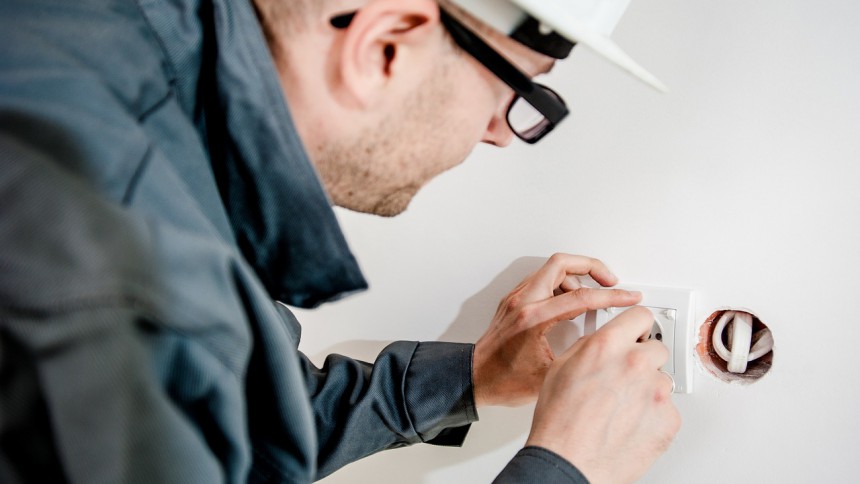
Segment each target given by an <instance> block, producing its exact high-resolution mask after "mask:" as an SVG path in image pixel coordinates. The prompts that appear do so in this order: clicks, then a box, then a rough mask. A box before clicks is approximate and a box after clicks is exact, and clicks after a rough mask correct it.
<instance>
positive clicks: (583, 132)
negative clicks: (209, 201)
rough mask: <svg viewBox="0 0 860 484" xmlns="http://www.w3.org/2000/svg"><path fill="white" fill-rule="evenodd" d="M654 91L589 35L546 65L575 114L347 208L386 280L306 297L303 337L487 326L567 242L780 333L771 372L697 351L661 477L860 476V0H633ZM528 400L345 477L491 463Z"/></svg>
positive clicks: (315, 345) (522, 425)
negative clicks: (398, 206)
mask: <svg viewBox="0 0 860 484" xmlns="http://www.w3.org/2000/svg"><path fill="white" fill-rule="evenodd" d="M613 37H614V38H615V40H616V41H617V42H618V43H619V44H620V45H621V46H622V47H623V48H625V50H626V51H627V52H628V53H629V54H631V55H632V56H633V57H634V58H636V59H637V60H639V61H640V62H641V63H642V64H643V65H644V66H646V68H648V69H649V70H651V71H652V72H653V73H655V74H656V75H657V76H658V77H660V78H661V79H662V80H663V81H664V82H665V83H666V84H668V85H669V87H670V89H671V92H670V93H669V94H666V95H661V94H658V93H656V92H655V91H653V90H651V89H649V88H648V87H646V86H644V85H642V84H640V83H638V82H637V81H635V80H634V79H632V78H631V77H629V76H628V75H626V74H624V73H623V72H621V71H620V70H618V69H617V68H615V67H613V66H611V65H610V64H608V63H606V62H604V61H602V60H600V59H599V58H597V57H596V56H595V55H593V54H592V53H591V52H589V51H587V50H586V49H584V48H576V49H574V54H573V55H572V56H571V58H570V59H569V60H568V61H566V62H562V63H560V64H559V65H558V66H557V67H556V70H555V71H554V72H553V73H552V75H551V76H549V77H548V78H547V79H545V81H546V83H547V84H549V85H551V86H553V87H554V88H556V89H557V90H558V91H559V92H560V93H561V94H562V96H564V97H565V99H566V100H567V101H568V104H569V105H570V106H571V108H572V115H571V116H570V117H569V118H568V119H567V120H566V121H565V122H564V123H563V124H562V125H561V126H560V127H559V128H558V129H557V130H556V131H555V132H554V133H552V134H551V135H550V136H549V137H547V138H546V139H544V140H543V141H542V142H541V143H540V144H538V145H536V146H527V145H524V144H522V143H519V142H515V143H514V145H513V146H511V147H509V148H507V149H504V150H500V149H496V148H492V147H480V148H478V149H477V150H476V151H475V152H474V153H473V155H472V156H471V157H470V159H469V160H467V162H466V163H465V164H463V165H461V166H460V167H458V168H456V169H454V170H452V171H451V172H449V173H446V174H445V175H443V176H441V177H440V178H438V179H437V180H435V181H434V182H433V183H431V184H430V185H429V186H428V187H427V188H425V189H424V190H423V191H422V192H421V193H420V194H419V196H418V197H417V198H416V199H415V201H414V202H413V204H412V206H411V207H410V209H409V210H408V211H407V212H406V213H405V214H404V215H402V216H400V217H397V218H395V219H381V218H375V217H370V216H364V215H357V214H353V213H348V212H338V213H339V216H340V217H341V220H342V223H343V226H344V229H345V231H346V234H347V237H348V239H349V240H350V243H351V245H352V247H353V250H354V251H355V253H356V254H357V256H358V259H359V261H360V263H361V265H362V267H363V269H364V271H365V274H366V276H367V278H368V280H369V282H370V284H371V290H370V291H368V292H366V293H363V294H360V295H357V296H353V297H352V298H349V299H347V300H345V301H342V302H339V303H336V304H332V305H328V306H324V307H323V308H321V309H318V310H315V311H310V312H306V311H302V312H299V314H298V316H299V318H300V320H301V321H302V322H303V326H304V339H303V341H302V346H301V349H302V350H303V351H304V352H306V353H307V354H308V355H310V356H311V357H312V358H313V359H314V360H315V361H316V362H318V363H321V362H322V360H323V358H324V356H325V355H326V354H328V353H330V352H339V353H344V354H347V355H350V356H354V357H358V358H363V359H369V360H372V359H373V358H374V357H375V354H376V352H378V350H379V349H380V348H382V346H384V345H385V344H386V343H387V342H389V341H392V340H399V339H408V340H449V341H467V342H473V341H475V340H476V339H477V338H478V336H479V335H480V334H481V333H482V332H483V330H484V328H485V327H486V326H487V324H488V322H489V319H490V317H491V316H492V314H493V312H494V310H495V306H496V304H497V302H498V300H499V299H500V298H501V297H502V296H503V295H504V294H505V293H507V292H508V291H509V290H510V289H512V288H513V287H514V285H515V284H516V283H517V282H518V281H519V279H520V278H521V277H522V276H524V275H525V274H526V273H528V272H530V271H531V270H533V269H534V268H536V267H537V266H538V265H540V263H541V262H542V261H541V259H538V258H543V257H546V256H549V255H550V254H552V253H553V252H557V251H562V252H571V253H581V254H587V255H591V256H595V257H599V258H601V259H603V260H605V261H606V262H607V263H608V264H609V265H610V266H611V267H612V268H613V270H614V271H615V272H616V273H617V274H618V275H619V276H620V277H621V279H622V281H628V282H636V283H644V284H651V285H665V286H677V287H688V288H692V289H695V290H696V291H697V292H698V303H697V310H696V314H695V319H696V321H695V327H694V331H695V332H698V326H699V325H700V324H701V323H702V322H703V321H705V319H706V318H707V316H708V315H710V314H711V312H713V311H714V310H716V309H721V308H725V307H742V308H747V309H750V310H752V311H753V312H754V313H756V314H757V315H758V316H759V317H760V318H761V319H762V320H763V321H764V322H765V323H766V324H767V325H768V326H769V327H770V328H771V329H772V330H773V332H774V337H775V340H776V348H775V354H774V356H775V358H774V366H773V369H772V370H771V372H770V373H769V374H768V375H766V376H765V377H764V378H763V379H762V380H760V381H759V382H757V383H755V384H753V385H749V386H740V385H732V384H727V383H723V382H721V381H718V380H716V379H715V378H713V377H711V376H710V375H708V374H707V373H706V372H705V371H704V370H702V369H700V368H697V369H696V370H695V374H694V392H693V393H692V394H690V395H676V396H675V397H674V398H675V402H676V404H677V405H678V407H679V409H680V411H681V414H682V416H683V419H684V424H683V427H682V430H681V432H680V434H679V435H678V438H677V439H676V441H675V442H674V444H673V445H672V447H671V448H670V449H669V451H668V452H667V453H666V454H665V455H664V456H663V457H661V458H660V460H658V461H657V463H656V464H655V465H654V467H653V468H652V469H651V470H650V471H649V473H648V474H647V475H646V476H645V477H644V478H643V482H651V483H657V482H660V483H667V482H669V483H721V484H722V483H725V482H738V483H745V482H783V483H795V482H799V483H805V482H818V483H825V482H826V483H833V482H836V483H840V482H858V481H860V457H858V456H860V388H858V384H860V377H858V367H860V351H858V345H860V322H858V312H860V311H858V307H857V306H858V304H857V301H858V300H860V284H858V283H857V280H858V279H857V274H858V271H860V255H858V252H860V228H858V224H860V217H858V215H860V3H857V2H854V1H848V0H842V1H837V0H819V1H815V2H813V1H799V0H779V1H777V0H742V1H741V0H731V1H727V0H710V1H703V0H683V1H681V0H674V1H673V0H651V1H646V0H636V1H634V2H632V4H631V7H630V9H629V10H628V12H627V14H626V15H625V17H624V18H623V19H622V21H621V23H620V24H619V26H618V28H617V29H616V31H615V34H614V36H613ZM531 411H532V408H531V407H530V406H527V407H523V408H517V409H507V408H489V409H483V410H482V411H481V412H480V418H481V420H480V422H478V423H476V424H474V425H473V427H472V431H471V432H470V434H469V436H468V438H467V440H466V443H465V446H464V447H463V448H461V449H456V448H454V449H451V448H439V447H433V446H416V447H412V448H408V449H399V450H393V451H387V452H384V453H382V454H379V455H376V456H373V457H371V458H368V459H364V460H363V461H360V462H358V463H355V464H352V465H350V466H348V467H346V468H344V469H342V470H340V471H338V472H336V473H335V474H334V475H333V476H332V477H330V478H328V479H327V480H326V481H325V482H326V483H329V484H333V483H400V482H410V483H412V482H419V483H444V484H450V483H459V482H489V481H491V480H492V478H493V477H494V476H495V475H496V473H497V472H498V471H499V470H500V469H501V468H502V467H503V466H504V465H505V463H506V462H507V461H508V460H509V459H510V457H511V456H512V455H513V454H514V453H515V452H516V451H517V450H518V449H519V448H520V447H521V445H522V444H523V442H524V440H525V437H526V433H527V432H528V428H529V423H530V419H531Z"/></svg>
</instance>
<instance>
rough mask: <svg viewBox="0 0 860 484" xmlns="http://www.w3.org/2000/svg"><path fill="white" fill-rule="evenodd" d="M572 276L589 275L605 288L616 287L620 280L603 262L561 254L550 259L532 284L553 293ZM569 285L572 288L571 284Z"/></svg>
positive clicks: (534, 277)
mask: <svg viewBox="0 0 860 484" xmlns="http://www.w3.org/2000/svg"><path fill="white" fill-rule="evenodd" d="M571 274H575V275H580V276H584V275H589V276H591V278H592V279H594V280H595V281H596V282H597V283H598V284H600V285H601V286H604V287H607V286H614V285H615V284H617V283H618V278H617V277H615V275H614V274H613V273H612V272H611V271H610V270H609V268H608V267H606V265H605V264H604V263H603V262H601V261H599V260H597V259H594V258H591V257H585V256H581V255H570V254H561V253H558V254H554V255H553V256H552V257H550V258H549V259H548V260H547V262H546V264H544V265H543V267H541V268H540V269H539V270H538V271H537V272H536V273H535V274H534V276H532V282H533V283H535V284H536V285H537V286H538V287H540V288H542V289H544V290H548V291H549V292H552V290H553V289H555V288H557V287H559V286H560V285H562V284H563V283H565V279H567V278H568V276H570V275H571ZM568 285H569V286H572V284H570V283H569V282H568ZM577 285H578V281H577Z"/></svg>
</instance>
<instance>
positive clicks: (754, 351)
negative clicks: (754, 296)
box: [712, 311, 773, 373]
mask: <svg viewBox="0 0 860 484" xmlns="http://www.w3.org/2000/svg"><path fill="white" fill-rule="evenodd" d="M727 327H728V341H729V346H730V347H731V349H729V348H726V346H725V345H724V344H723V331H725V330H726V328H727ZM712 341H713V343H714V350H716V352H717V354H718V355H719V356H720V358H722V359H723V360H725V361H726V363H727V364H728V370H729V372H731V373H744V372H745V371H747V363H748V362H750V361H753V360H756V359H758V358H761V357H762V356H764V355H766V354H768V353H769V352H770V351H771V350H772V349H773V335H772V334H771V332H770V330H769V329H767V328H764V329H761V330H759V331H757V332H756V333H755V334H753V333H752V315H751V314H750V313H745V312H743V311H726V312H724V313H723V314H722V316H720V319H719V320H717V325H716V326H715V327H714V334H713V337H712Z"/></svg>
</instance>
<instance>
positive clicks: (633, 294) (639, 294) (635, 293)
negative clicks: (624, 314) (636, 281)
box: [627, 291, 642, 297]
mask: <svg viewBox="0 0 860 484" xmlns="http://www.w3.org/2000/svg"><path fill="white" fill-rule="evenodd" d="M627 293H628V294H630V295H631V296H633V297H642V293H641V292H640V291H627Z"/></svg>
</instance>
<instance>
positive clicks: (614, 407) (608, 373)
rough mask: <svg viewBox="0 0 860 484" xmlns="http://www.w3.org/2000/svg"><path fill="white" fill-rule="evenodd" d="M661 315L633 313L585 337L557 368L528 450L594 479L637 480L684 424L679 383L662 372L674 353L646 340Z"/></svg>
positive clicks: (537, 411)
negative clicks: (545, 452)
mask: <svg viewBox="0 0 860 484" xmlns="http://www.w3.org/2000/svg"><path fill="white" fill-rule="evenodd" d="M653 321H654V316H653V314H651V312H650V311H649V310H648V309H646V308H642V307H636V308H631V309H628V310H627V311H625V312H624V313H622V314H621V315H619V316H618V317H616V318H615V319H613V320H612V321H610V322H609V323H607V324H606V325H605V326H603V327H602V328H600V329H599V330H597V331H596V332H594V334H592V335H589V336H584V337H582V338H580V339H579V340H578V341H577V342H576V343H574V344H573V345H572V346H571V347H570V349H569V350H567V351H566V352H565V353H564V354H562V355H561V356H559V357H558V359H556V361H555V362H554V363H553V366H552V368H550V371H549V373H548V374H547V377H546V382H545V383H544V386H543V388H542V389H541V392H540V397H539V398H538V403H537V407H536V408H535V415H534V420H533V422H532V429H531V434H530V435H529V438H528V442H527V445H536V446H540V447H544V448H546V449H549V450H551V451H553V452H555V453H557V454H559V455H561V456H562V457H564V458H566V459H567V460H569V461H570V462H571V463H573V464H574V465H575V466H576V467H577V468H578V469H579V470H580V471H581V472H582V473H583V474H585V476H586V477H587V478H588V480H589V481H591V482H594V483H604V482H632V481H633V480H635V479H637V478H639V477H640V476H641V475H642V474H643V473H644V472H645V471H646V470H647V469H648V467H650V466H651V464H652V463H653V462H654V460H656V459H657V457H658V456H659V455H660V454H662V453H663V452H664V451H665V450H666V448H667V447H668V446H669V443H670V442H671V441H672V439H673V438H674V436H675V434H676V433H677V432H678V429H679V428H680V425H681V418H680V415H679V414H678V411H677V409H676V408H675V406H674V405H673V404H672V399H671V389H672V382H671V381H670V379H669V378H668V377H667V375H665V374H663V373H660V372H659V371H658V370H659V368H660V367H661V366H662V365H663V363H665V362H666V359H667V357H668V354H669V352H668V350H666V348H665V346H663V345H662V344H661V343H659V342H657V341H654V340H651V341H645V342H639V340H640V338H641V337H642V336H643V335H647V334H648V332H649V331H650V329H651V325H652V324H653Z"/></svg>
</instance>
